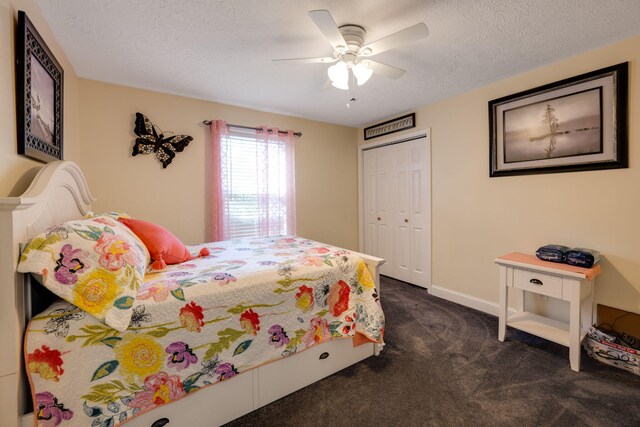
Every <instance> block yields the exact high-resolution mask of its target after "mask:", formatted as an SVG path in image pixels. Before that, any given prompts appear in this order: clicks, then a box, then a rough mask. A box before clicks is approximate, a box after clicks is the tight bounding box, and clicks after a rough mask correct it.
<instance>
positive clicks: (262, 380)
mask: <svg viewBox="0 0 640 427" xmlns="http://www.w3.org/2000/svg"><path fill="white" fill-rule="evenodd" d="M373 351H374V345H373V344H372V343H367V344H363V345H361V346H359V347H356V348H354V347H353V342H352V340H350V339H337V340H333V341H329V342H326V343H323V344H320V345H316V346H313V347H311V348H309V349H307V350H304V351H302V352H300V353H298V354H296V355H295V356H290V357H289V358H288V359H290V360H288V361H287V363H286V364H280V363H278V362H275V363H269V364H267V365H264V366H261V367H260V370H259V372H258V375H259V379H258V384H259V385H258V388H259V390H258V396H259V398H258V406H264V405H266V404H268V403H271V402H273V401H274V400H277V399H280V398H281V397H284V396H286V395H287V394H289V393H291V390H298V389H301V388H302V387H306V386H308V385H309V384H312V383H314V382H316V381H318V380H320V379H322V378H324V377H327V376H329V375H331V374H332V373H334V372H337V371H339V370H341V369H344V368H346V367H347V366H350V365H352V364H354V363H356V362H357V361H359V360H362V359H364V358H366V357H368V356H371V355H373Z"/></svg>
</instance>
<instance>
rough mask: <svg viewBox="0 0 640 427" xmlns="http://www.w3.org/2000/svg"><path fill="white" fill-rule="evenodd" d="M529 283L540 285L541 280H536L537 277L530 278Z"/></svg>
mask: <svg viewBox="0 0 640 427" xmlns="http://www.w3.org/2000/svg"><path fill="white" fill-rule="evenodd" d="M529 283H531V284H533V285H539V286H542V280H538V279H531V280H529Z"/></svg>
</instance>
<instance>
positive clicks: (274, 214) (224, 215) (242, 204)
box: [210, 121, 296, 241]
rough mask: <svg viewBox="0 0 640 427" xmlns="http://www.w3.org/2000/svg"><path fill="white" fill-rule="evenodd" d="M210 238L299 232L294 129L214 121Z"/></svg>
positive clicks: (212, 125)
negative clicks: (246, 126) (237, 126)
mask: <svg viewBox="0 0 640 427" xmlns="http://www.w3.org/2000/svg"><path fill="white" fill-rule="evenodd" d="M211 140H212V144H213V148H212V161H211V166H212V173H211V189H212V192H211V193H212V194H211V206H212V209H211V221H210V225H211V226H210V239H211V240H212V241H217V240H229V239H235V238H241V237H253V236H258V237H264V236H278V235H285V234H291V235H293V234H295V232H296V230H295V178H294V171H295V160H294V135H293V131H287V132H279V130H278V129H277V128H266V127H261V128H259V129H257V130H253V129H244V128H236V127H233V126H231V127H229V126H228V125H227V124H226V123H225V122H222V121H214V122H212V124H211Z"/></svg>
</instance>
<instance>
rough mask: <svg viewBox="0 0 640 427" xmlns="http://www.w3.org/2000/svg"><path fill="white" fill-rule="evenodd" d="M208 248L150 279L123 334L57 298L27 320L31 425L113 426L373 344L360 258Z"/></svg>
mask: <svg viewBox="0 0 640 427" xmlns="http://www.w3.org/2000/svg"><path fill="white" fill-rule="evenodd" d="M202 246H203V245H199V246H197V247H196V246H193V247H190V248H189V249H190V250H192V252H194V253H197V252H198V251H199V250H200V249H201V248H202ZM205 246H206V247H207V248H208V249H209V251H210V255H209V256H207V257H202V258H197V259H194V260H192V261H188V262H186V263H182V264H177V265H174V266H170V267H169V268H167V269H166V270H163V271H161V272H154V271H151V272H147V274H146V275H145V278H144V283H143V284H142V285H141V287H140V289H139V292H138V295H137V298H136V299H135V302H134V304H133V315H132V318H131V322H130V324H129V328H128V329H127V330H125V331H123V332H121V331H118V330H115V329H113V328H110V327H109V326H107V325H105V324H104V323H102V322H100V321H99V320H97V319H96V318H94V317H93V316H91V315H89V314H86V313H85V312H84V311H82V310H80V309H79V308H77V307H76V306H74V305H71V304H69V303H67V302H64V301H60V302H57V303H54V304H53V305H52V306H51V307H49V309H47V310H46V311H45V312H43V313H41V314H40V315H38V316H36V317H34V318H33V319H32V320H31V322H30V324H29V327H28V333H27V338H26V343H25V362H26V366H27V371H28V373H29V377H30V382H31V384H32V393H33V397H34V402H35V403H34V414H35V418H36V422H37V425H38V426H42V427H53V426H58V425H60V426H63V427H64V426H93V427H95V426H114V425H117V424H121V423H123V422H125V421H126V420H128V419H131V418H132V417H134V416H135V415H137V414H140V413H142V412H145V411H148V410H150V409H153V408H154V407H157V406H159V405H163V404H166V403H169V402H171V401H174V400H177V399H180V398H182V397H184V396H186V395H188V394H190V393H193V392H196V391H198V390H199V389H201V388H203V387H206V386H209V385H212V384H215V383H217V382H219V381H225V380H228V379H230V378H232V377H234V376H235V375H238V374H240V373H242V372H245V371H248V370H250V369H252V368H255V367H258V366H260V365H262V364H264V363H267V362H269V361H273V360H277V359H280V358H284V357H289V356H291V355H293V354H295V353H296V352H298V351H302V350H304V349H306V348H308V347H311V346H313V345H317V344H319V343H321V342H324V341H327V340H331V339H338V338H345V337H351V336H353V335H354V334H356V333H358V334H362V335H363V336H365V337H366V338H368V339H369V340H371V341H374V342H377V343H381V344H382V342H383V334H384V315H383V313H382V309H381V307H380V303H379V299H378V292H377V290H376V289H375V286H374V282H373V280H372V278H371V275H370V274H369V271H368V269H367V268H366V266H365V264H364V262H363V261H362V259H361V258H360V257H358V256H356V255H353V254H351V253H350V252H348V251H346V250H344V249H340V248H336V247H332V246H328V245H325V244H322V243H318V242H314V241H311V240H307V239H303V238H299V237H278V238H260V239H246V240H238V241H228V242H216V243H210V244H206V245H205Z"/></svg>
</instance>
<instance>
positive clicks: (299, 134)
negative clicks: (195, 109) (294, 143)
mask: <svg viewBox="0 0 640 427" xmlns="http://www.w3.org/2000/svg"><path fill="white" fill-rule="evenodd" d="M202 124H204V125H207V126H211V120H203V121H202ZM228 126H230V127H234V128H240V129H251V130H260V129H261V128H254V127H251V126H241V125H228ZM269 133H271V130H269ZM278 133H287V132H286V131H284V130H279V131H278ZM293 134H294V135H295V136H297V137H300V136H302V132H294V133H293Z"/></svg>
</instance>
